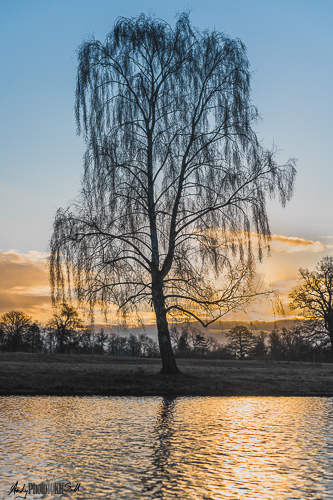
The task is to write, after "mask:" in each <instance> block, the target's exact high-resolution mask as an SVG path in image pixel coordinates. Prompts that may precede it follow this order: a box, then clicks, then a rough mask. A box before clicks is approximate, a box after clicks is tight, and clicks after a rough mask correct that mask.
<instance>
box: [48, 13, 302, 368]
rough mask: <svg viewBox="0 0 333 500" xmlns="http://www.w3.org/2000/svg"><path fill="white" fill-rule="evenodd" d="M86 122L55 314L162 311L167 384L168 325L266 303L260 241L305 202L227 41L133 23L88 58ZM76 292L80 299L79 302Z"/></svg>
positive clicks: (62, 223)
mask: <svg viewBox="0 0 333 500" xmlns="http://www.w3.org/2000/svg"><path fill="white" fill-rule="evenodd" d="M78 61H79V65H78V73H77V89H76V118H77V125H78V132H79V133H83V135H84V138H85V141H86V144H87V151H86V154H85V161H84V174H83V180H82V191H81V195H80V198H79V199H78V201H77V202H76V203H75V204H74V205H72V206H71V207H69V208H68V209H66V210H59V211H58V212H57V215H56V219H55V223H54V230H53V236H52V239H51V244H50V247H51V248H50V250H51V252H50V253H51V257H50V272H51V285H52V295H53V300H55V301H56V300H63V298H64V297H65V296H66V291H67V296H68V294H69V291H70V290H72V291H74V292H75V297H76V299H78V300H79V301H88V302H89V303H90V306H91V308H93V307H94V306H95V305H96V304H98V305H102V306H103V307H104V308H105V309H107V306H108V304H110V303H113V304H116V305H117V306H118V308H119V310H120V311H122V312H123V313H124V314H126V313H127V312H128V311H133V310H135V309H139V307H141V306H140V304H142V303H146V304H148V305H149V306H151V307H152V308H153V309H154V311H155V314H156V323H157V329H158V341H159V347H160V353H161V358H162V373H177V372H178V368H177V366H176V362H175V358H174V355H173V351H172V346H171V342H170V335H169V329H168V321H167V315H175V314H176V315H177V314H178V315H180V314H183V315H185V316H187V317H189V316H190V317H192V318H193V317H194V318H195V319H197V320H198V321H200V322H201V323H202V324H204V325H205V326H206V325H207V324H209V323H211V322H213V321H215V320H216V319H218V318H220V317H221V316H223V315H224V314H226V313H227V312H228V311H230V310H233V309H235V308H238V307H244V306H245V305H246V304H247V303H249V301H250V300H251V299H252V298H253V297H254V296H255V295H256V294H257V292H258V290H257V289H256V287H255V286H254V284H253V277H254V274H253V264H254V259H253V255H252V251H251V242H250V231H251V230H253V231H255V232H256V233H257V235H258V239H259V254H260V253H261V246H262V244H266V243H267V242H268V241H269V237H270V229H269V223H268V217H267V213H266V208H265V203H266V197H267V195H269V196H274V195H275V194H278V196H279V198H280V201H281V203H282V204H285V202H286V201H287V200H288V199H289V198H290V196H291V194H292V187H293V180H294V175H295V168H294V162H293V161H292V160H290V161H289V162H288V163H287V164H286V165H284V166H278V165H277V164H276V162H275V160H274V152H272V151H265V150H264V149H263V148H261V147H260V146H259V144H258V140H257V137H256V134H255V133H254V131H253V129H252V124H253V123H254V121H255V120H256V118H257V110H256V108H255V107H254V106H252V104H251V100H250V71H249V63H248V60H247V57H246V49H245V46H244V45H243V43H242V42H241V41H240V40H239V39H236V40H232V39H230V38H229V37H228V36H226V35H225V34H223V33H220V32H217V31H212V32H209V31H204V32H202V31H200V30H199V29H196V28H194V27H193V26H192V25H191V23H190V21H189V17H188V15H187V14H184V13H183V14H181V15H180V16H179V17H178V19H177V22H176V24H175V27H174V28H172V27H171V26H170V25H168V24H167V23H166V22H164V21H162V20H159V19H154V18H152V17H146V16H145V15H143V14H142V15H140V16H139V17H138V18H135V19H126V18H120V19H118V20H117V21H116V23H115V25H114V28H113V30H112V31H111V33H110V34H109V35H108V36H107V38H106V40H105V42H104V43H101V42H100V41H97V40H95V39H91V40H89V41H85V42H84V43H83V44H82V45H81V46H80V48H79V52H78ZM66 287H67V288H66Z"/></svg>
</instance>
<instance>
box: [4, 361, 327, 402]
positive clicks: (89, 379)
mask: <svg viewBox="0 0 333 500" xmlns="http://www.w3.org/2000/svg"><path fill="white" fill-rule="evenodd" d="M177 364H178V366H179V369H180V370H181V372H182V373H181V374H179V375H174V376H163V375H160V374H159V373H158V372H159V370H160V367H161V361H160V359H159V358H131V357H116V356H108V355H104V356H98V355H83V354H82V355H69V354H30V353H0V396H78V397H83V396H115V397H129V396H133V397H154V396H155V397H156V396H158V397H169V398H176V397H237V396H252V397H254V396H258V397H263V396H265V397H333V365H332V363H316V362H287V361H271V360H263V361H250V360H243V361H240V360H221V359H193V358H191V359H177Z"/></svg>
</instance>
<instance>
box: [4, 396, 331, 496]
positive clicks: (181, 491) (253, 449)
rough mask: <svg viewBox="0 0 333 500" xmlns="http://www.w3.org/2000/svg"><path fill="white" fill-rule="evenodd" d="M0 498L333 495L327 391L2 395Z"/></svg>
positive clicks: (329, 411)
mask: <svg viewBox="0 0 333 500" xmlns="http://www.w3.org/2000/svg"><path fill="white" fill-rule="evenodd" d="M0 410H1V412H0V431H1V441H0V458H1V483H0V495H1V498H14V494H11V495H9V496H7V494H8V493H9V491H10V487H11V486H12V485H13V484H14V483H15V482H16V481H18V486H19V487H22V486H23V484H24V483H25V484H26V485H27V484H28V483H29V482H30V483H33V482H34V483H36V484H38V483H42V482H46V481H50V482H71V483H72V484H73V485H74V484H76V483H80V490H79V492H76V493H66V494H63V495H56V496H55V495H51V494H47V495H33V494H30V495H27V498H28V499H29V498H31V499H34V498H45V499H48V498H73V499H74V498H77V499H87V500H88V499H89V500H94V499H117V500H118V499H119V500H120V499H130V500H132V499H151V498H161V499H175V498H179V499H198V500H199V499H200V500H201V499H212V500H213V499H240V500H243V499H251V500H255V499H258V500H259V499H260V500H266V499H267V500H271V499H274V500H280V499H281V500H287V499H308V498H309V499H333V398H274V397H271V398H267V397H265V398H264V397H262V398H261V397H233V398H224V397H216V398H203V397H196V398H185V397H184V398H176V399H174V400H168V399H165V398H160V397H146V398H136V397H126V398H125V397H20V396H15V397H14V396H11V397H1V398H0Z"/></svg>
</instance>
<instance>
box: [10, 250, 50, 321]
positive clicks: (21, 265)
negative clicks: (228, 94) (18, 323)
mask: <svg viewBox="0 0 333 500" xmlns="http://www.w3.org/2000/svg"><path fill="white" fill-rule="evenodd" d="M46 257H47V255H46V254H43V253H41V252H34V251H31V252H28V253H27V254H22V253H19V252H17V251H16V250H10V251H9V252H0V314H4V313H6V312H7V311H9V310H11V309H17V310H22V311H24V312H25V313H26V314H29V315H30V316H32V317H33V319H34V320H36V321H41V322H45V321H47V319H48V317H49V316H50V314H51V313H52V309H51V301H50V287H49V281H48V269H47V265H46Z"/></svg>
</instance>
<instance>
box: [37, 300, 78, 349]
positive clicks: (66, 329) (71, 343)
mask: <svg viewBox="0 0 333 500" xmlns="http://www.w3.org/2000/svg"><path fill="white" fill-rule="evenodd" d="M46 327H47V328H48V330H49V332H51V333H52V334H53V335H54V336H55V338H56V340H57V343H58V347H59V350H60V352H61V353H65V352H66V350H67V349H69V348H71V347H76V346H77V345H78V343H79V341H80V340H81V339H82V338H83V337H84V335H85V329H84V325H83V323H82V320H81V319H80V318H79V315H78V312H77V310H76V309H75V308H74V307H72V306H70V305H68V304H66V303H63V304H62V305H61V307H60V308H59V309H58V310H57V311H56V312H55V313H54V314H53V316H52V317H51V318H50V320H49V321H48V323H47V325H46Z"/></svg>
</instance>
